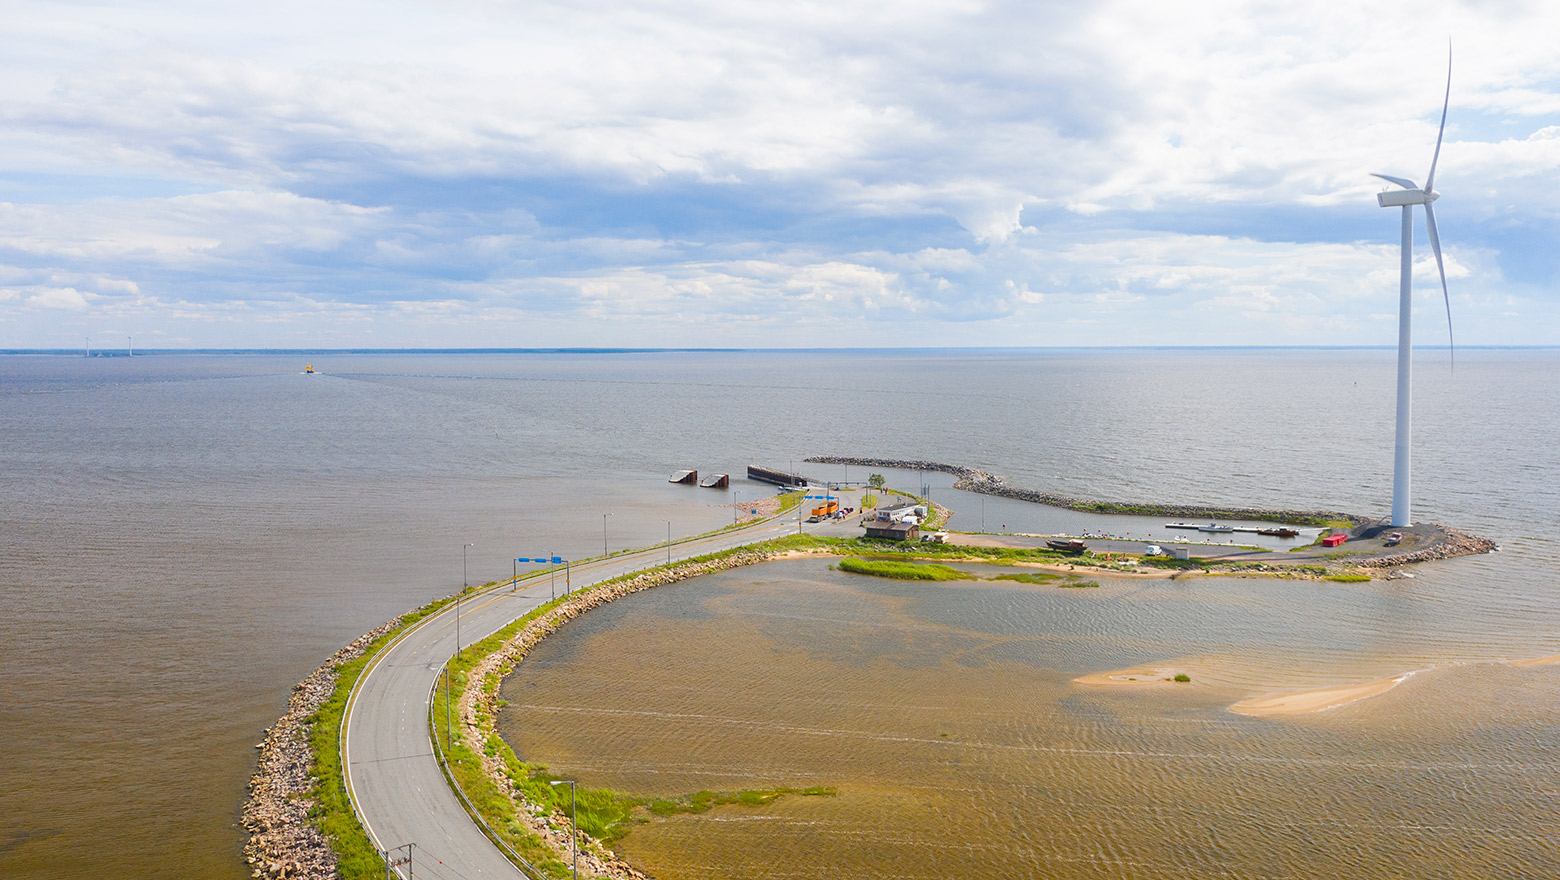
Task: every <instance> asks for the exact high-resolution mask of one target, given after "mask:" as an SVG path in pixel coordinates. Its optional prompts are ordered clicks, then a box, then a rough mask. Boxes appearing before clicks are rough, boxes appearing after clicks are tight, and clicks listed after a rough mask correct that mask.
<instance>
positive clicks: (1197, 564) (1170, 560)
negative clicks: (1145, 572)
mask: <svg viewBox="0 0 1560 880" xmlns="http://www.w3.org/2000/svg"><path fill="white" fill-rule="evenodd" d="M1138 564H1139V565H1147V566H1152V567H1153V568H1180V569H1188V568H1206V567H1207V566H1208V564H1209V560H1206V559H1204V558H1202V557H1201V556H1193V557H1191V558H1189V559H1176V558H1175V557H1174V556H1145V557H1143V558H1142V559H1139V560H1138Z"/></svg>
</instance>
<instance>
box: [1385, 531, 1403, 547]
mask: <svg viewBox="0 0 1560 880" xmlns="http://www.w3.org/2000/svg"><path fill="white" fill-rule="evenodd" d="M1386 543H1387V546H1388V547H1396V546H1397V545H1399V544H1401V543H1403V533H1402V532H1393V533H1392V534H1390V535H1388V536H1387V542H1386Z"/></svg>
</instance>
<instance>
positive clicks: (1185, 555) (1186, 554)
mask: <svg viewBox="0 0 1560 880" xmlns="http://www.w3.org/2000/svg"><path fill="white" fill-rule="evenodd" d="M1173 550H1174V552H1175V558H1176V559H1180V560H1189V559H1191V558H1192V551H1190V550H1188V549H1186V548H1185V547H1175V548H1173Z"/></svg>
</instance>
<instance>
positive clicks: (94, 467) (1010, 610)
mask: <svg viewBox="0 0 1560 880" xmlns="http://www.w3.org/2000/svg"><path fill="white" fill-rule="evenodd" d="M305 362H310V363H313V365H314V366H315V368H316V369H318V370H320V371H321V372H320V373H319V374H316V375H312V376H306V375H302V374H301V369H302V366H303V364H304V363H305ZM1418 364H1419V368H1418V374H1417V377H1416V379H1417V388H1416V391H1417V398H1416V411H1415V416H1416V445H1415V454H1416V462H1415V463H1416V480H1415V489H1416V502H1415V513H1416V518H1418V519H1426V520H1433V521H1437V522H1445V523H1449V524H1452V525H1457V526H1459V527H1462V528H1465V529H1467V530H1469V531H1473V532H1476V533H1478V534H1482V535H1486V536H1489V537H1492V538H1495V539H1496V540H1498V541H1500V542H1501V545H1502V551H1501V552H1500V553H1497V554H1494V555H1491V556H1487V557H1479V558H1474V559H1464V560H1454V561H1450V562H1445V563H1437V564H1432V565H1426V566H1421V567H1420V568H1419V569H1418V573H1419V574H1420V577H1418V578H1416V579H1414V580H1406V581H1391V582H1374V583H1371V584H1364V585H1337V584H1329V585H1325V586H1319V585H1311V584H1308V585H1305V586H1304V587H1303V588H1297V587H1294V586H1293V585H1282V586H1280V585H1277V584H1276V583H1275V582H1265V581H1256V580H1250V581H1247V580H1236V579H1230V580H1222V579H1221V580H1217V581H1210V580H1201V581H1198V580H1191V581H1184V582H1181V581H1178V582H1175V583H1174V584H1173V585H1170V584H1165V583H1155V584H1151V585H1145V584H1144V583H1143V582H1131V583H1127V582H1121V583H1116V582H1106V583H1104V585H1103V586H1102V587H1101V588H1100V589H1099V590H1090V591H1071V590H1069V591H1062V590H1055V589H1047V588H1043V587H1027V586H1026V587H1022V588H1017V587H1013V588H997V587H995V586H993V585H991V584H960V585H952V586H948V585H942V586H940V587H936V588H925V587H908V586H904V585H899V584H892V585H885V584H883V583H881V582H877V581H871V582H867V583H863V582H862V580H861V579H858V578H849V577H846V576H844V575H842V574H839V573H835V572H831V571H829V569H828V568H827V565H826V564H821V563H819V564H814V563H809V562H799V563H786V564H779V565H772V566H766V567H764V568H762V569H752V570H747V571H743V572H738V573H734V574H729V575H723V576H720V577H716V578H708V579H703V580H700V581H696V582H689V583H687V584H683V585H678V586H676V587H672V588H666V589H663V590H657V591H652V592H650V593H647V594H643V595H641V596H636V597H634V598H633V599H631V600H628V601H625V602H622V603H615V604H614V605H612V606H608V607H607V608H604V609H601V610H600V611H598V612H593V614H592V615H589V616H588V617H587V618H586V619H585V620H583V621H581V622H580V623H579V624H577V625H575V626H571V627H570V628H568V629H566V630H565V631H564V632H563V633H561V634H560V636H558V637H555V638H554V639H549V640H548V642H546V643H544V645H543V647H542V649H541V650H540V652H539V653H538V654H537V656H536V657H535V658H533V660H532V661H528V662H527V664H525V666H523V667H522V672H521V674H520V675H518V676H517V677H516V678H514V679H513V680H512V681H511V683H510V684H509V685H508V687H509V689H510V691H511V693H510V699H511V700H512V702H513V704H514V706H513V707H512V711H511V713H510V714H509V716H508V717H506V719H505V725H506V732H507V733H508V735H509V736H510V737H511V741H512V742H513V743H514V744H515V745H516V748H517V750H519V751H521V752H522V753H523V754H525V755H526V756H527V757H531V758H536V759H540V760H544V761H547V762H548V763H550V764H551V765H552V766H553V767H554V769H555V770H557V771H558V772H562V773H566V774H574V775H577V776H579V777H580V778H581V780H582V781H584V782H585V783H587V784H607V785H614V786H618V787H622V788H626V789H628V790H631V791H638V792H643V793H681V792H686V791H690V790H695V789H698V788H705V787H710V788H725V787H747V786H750V785H774V784H782V785H783V784H793V783H795V782H800V781H806V782H807V783H808V784H826V785H833V786H835V787H837V788H838V789H839V791H840V794H839V796H838V797H835V798H807V799H787V800H782V801H780V802H778V803H777V804H776V805H774V806H773V807H772V808H767V809H765V810H762V811H749V812H742V811H717V812H716V813H711V814H708V815H706V816H700V817H685V818H683V819H678V820H676V821H667V822H657V823H652V824H651V825H647V826H644V827H642V828H640V829H637V830H635V831H634V832H633V833H632V834H631V835H630V836H629V837H628V838H627V839H626V840H625V842H624V849H625V850H626V851H628V852H630V853H632V854H633V855H634V856H635V857H636V858H639V859H641V860H643V861H644V862H645V864H646V865H647V866H650V867H652V868H653V869H654V870H655V871H656V873H657V875H658V876H660V877H662V878H663V880H671V878H678V877H710V876H738V877H740V876H752V877H773V876H810V877H816V876H824V875H827V874H829V873H832V872H835V871H842V870H851V871H853V872H858V873H859V874H860V875H863V876H889V875H892V876H921V875H926V876H931V875H934V874H935V875H936V876H971V877H974V876H995V875H998V873H999V871H1000V872H1001V873H1006V874H1007V875H1010V876H1143V877H1153V876H1213V875H1217V874H1218V873H1219V872H1220V871H1227V872H1228V874H1229V875H1230V876H1239V877H1264V876H1275V877H1285V876H1322V875H1324V874H1327V875H1335V874H1337V873H1338V872H1339V871H1342V870H1347V871H1350V872H1352V873H1355V874H1358V875H1361V876H1374V875H1380V876H1396V874H1394V873H1393V872H1394V871H1397V872H1398V873H1401V870H1399V868H1406V869H1408V870H1409V872H1410V873H1412V874H1413V875H1415V876H1445V877H1463V876H1512V875H1518V876H1521V875H1526V876H1535V877H1537V876H1554V875H1556V874H1560V855H1557V849H1556V846H1557V845H1556V843H1555V841H1556V838H1557V832H1560V829H1557V827H1556V825H1557V820H1556V816H1557V811H1560V758H1557V755H1560V726H1557V720H1556V719H1557V717H1560V716H1557V714H1556V710H1557V709H1560V667H1537V668H1530V669H1514V668H1511V667H1507V666H1503V665H1493V664H1489V663H1485V662H1482V661H1486V660H1491V659H1498V658H1519V657H1536V656H1541V655H1548V654H1557V653H1560V627H1557V624H1560V598H1557V596H1560V582H1557V581H1560V579H1557V578H1556V577H1555V576H1554V574H1553V573H1552V572H1553V568H1552V560H1553V559H1555V558H1556V557H1557V550H1560V542H1557V541H1556V539H1555V534H1556V531H1557V528H1560V484H1557V480H1556V476H1557V474H1560V451H1557V450H1560V446H1557V445H1556V444H1555V442H1554V438H1555V437H1556V436H1560V407H1557V406H1556V405H1555V401H1557V400H1560V352H1555V351H1463V352H1459V354H1458V358H1457V370H1456V372H1455V374H1452V373H1451V372H1450V371H1449V370H1448V369H1447V364H1446V361H1445V357H1444V353H1440V352H1434V351H1431V352H1425V353H1422V354H1421V355H1420V356H1419V361H1418ZM1392 367H1393V353H1392V352H1389V351H1139V350H1127V351H1095V352H1071V351H1044V352H940V353H925V352H916V353H865V352H855V353H817V352H810V353H634V354H509V355H477V354H472V355H413V354H391V355H381V354H365V355H309V356H295V355H286V356H282V355H250V356H238V355H193V354H192V355H162V356H157V355H153V356H148V357H136V358H134V359H125V358H102V359H98V358H94V359H86V358H79V357H47V356H3V357H0V598H3V600H4V608H5V609H6V613H5V614H3V615H0V742H3V743H4V745H3V746H0V755H3V760H0V876H5V877H27V878H32V877H39V878H42V877H90V878H93V880H102V878H113V877H145V876H181V877H198V878H206V877H210V878H233V880H238V878H241V877H245V876H247V873H248V872H247V870H246V868H245V866H244V865H243V864H242V860H241V856H240V849H241V846H242V840H243V838H242V833H241V831H240V830H239V829H238V828H237V827H236V821H237V818H238V809H239V805H240V803H241V801H242V799H243V793H244V785H245V782H246V780H247V778H248V776H249V774H250V773H251V772H252V771H253V762H254V753H253V749H252V746H253V744H254V743H255V742H257V741H258V740H259V738H260V737H261V735H262V731H263V730H264V728H265V727H266V726H268V725H269V724H270V723H272V722H273V721H274V720H275V719H276V717H277V716H278V715H279V714H280V713H281V712H282V711H283V709H284V706H285V702H286V698H287V695H288V693H289V691H290V689H291V687H292V685H293V684H294V683H295V682H296V681H298V680H299V679H301V678H302V677H303V676H305V675H307V674H308V673H309V671H311V670H312V669H313V668H314V667H316V666H317V665H318V664H319V663H320V662H322V661H323V660H324V659H325V658H326V657H328V656H329V655H330V653H331V652H333V651H334V650H335V649H336V648H337V647H339V646H340V645H341V644H343V643H345V642H347V641H349V640H350V639H352V638H354V637H355V636H357V635H359V634H361V633H362V632H363V631H365V630H367V629H369V628H371V627H373V626H375V625H377V624H378V623H380V622H382V621H384V620H385V619H388V618H390V617H392V616H394V615H395V614H397V613H399V612H401V611H403V610H405V609H407V608H410V607H414V606H416V605H419V604H421V603H423V602H425V601H427V600H428V599H430V598H432V597H434V596H437V595H444V594H447V593H449V592H451V591H452V590H454V589H456V588H458V587H459V586H460V583H461V580H462V577H463V573H462V555H461V545H462V544H464V543H467V542H474V543H475V545H476V546H475V547H473V548H472V549H471V550H470V551H469V556H468V559H467V561H466V562H467V571H468V575H467V576H469V578H470V580H471V581H473V582H482V581H488V580H493V579H496V578H499V577H503V576H507V575H508V574H509V572H510V570H511V563H510V560H511V559H512V558H513V557H514V556H517V555H541V554H543V553H548V554H553V553H556V554H558V555H564V556H571V557H584V556H588V555H593V554H596V553H599V552H601V548H602V542H603V539H604V538H605V541H606V542H607V544H608V545H609V546H610V547H612V548H614V549H617V548H621V547H623V546H643V545H649V544H653V543H655V542H657V541H659V540H662V539H664V537H665V535H666V530H667V524H668V522H670V524H671V528H672V530H673V532H674V533H675V534H679V535H681V534H691V533H695V532H699V531H703V530H706V529H709V528H713V527H716V526H718V525H720V524H722V523H724V522H728V521H729V519H730V516H731V511H730V509H729V508H726V507H723V506H720V505H723V504H725V503H726V502H728V501H729V500H730V498H731V497H732V495H733V494H735V495H737V496H739V497H740V496H743V495H745V496H746V497H754V496H755V495H756V494H768V492H767V490H766V489H765V488H764V487H761V486H757V485H754V484H748V483H746V482H745V481H741V480H738V481H736V482H735V483H734V490H733V493H719V492H715V491H712V490H699V489H695V488H689V487H681V486H670V485H668V484H667V483H666V481H665V477H666V474H668V473H670V472H671V471H673V470H676V469H680V468H684V467H695V468H698V469H699V470H700V471H701V472H729V473H732V474H734V475H740V474H742V473H743V472H744V468H745V466H746V465H747V464H767V465H771V466H786V465H787V463H788V462H789V461H790V460H792V459H795V460H796V461H797V462H798V465H797V467H798V469H799V470H802V471H803V472H804V473H809V474H815V475H817V476H824V477H836V476H843V469H841V468H826V467H819V466H813V465H806V466H803V465H801V464H800V460H801V459H802V458H804V457H806V456H809V455H815V454H845V455H871V456H884V457H905V458H927V459H937V460H943V461H949V462H955V463H961V464H969V465H974V466H978V467H982V468H985V469H987V470H990V471H992V472H995V473H998V474H1002V475H1003V476H1005V477H1006V478H1007V479H1008V481H1009V482H1010V483H1011V484H1013V485H1018V486H1027V487H1033V488H1038V489H1046V490H1051V491H1057V492H1062V493H1069V494H1076V495H1084V496H1090V497H1100V498H1111V499H1123V500H1165V501H1185V502H1192V503H1205V502H1206V503H1230V504H1251V505H1259V506H1289V507H1326V508H1336V509H1342V510H1349V511H1356V512H1360V513H1367V514H1381V513H1385V512H1386V509H1387V507H1388V506H1389V503H1390V491H1391V441H1392V425H1391V419H1392V406H1393V403H1392V388H1393V375H1392ZM852 476H853V477H854V476H856V473H855V471H854V469H852ZM893 476H894V480H893V482H894V483H895V484H898V485H903V486H904V487H905V488H915V486H914V482H915V475H913V474H895V475H893ZM930 481H931V482H932V484H933V486H934V487H935V488H934V489H933V492H934V495H935V496H936V497H937V498H938V500H939V501H940V502H943V503H947V504H950V505H951V506H953V507H954V508H955V509H956V510H957V511H958V517H959V518H958V520H956V522H955V526H956V527H961V528H978V527H979V525H980V519H981V517H984V518H985V522H986V525H987V527H988V528H989V529H991V530H998V529H999V528H1001V527H1003V526H1005V527H1007V528H1008V529H1009V530H1016V529H1023V530H1035V529H1049V528H1063V527H1070V526H1073V525H1078V526H1081V527H1094V528H1101V527H1103V528H1109V529H1111V530H1113V531H1117V532H1123V531H1129V530H1130V529H1128V528H1114V527H1112V526H1111V525H1110V524H1109V522H1108V521H1106V522H1104V523H1103V524H1102V522H1101V521H1100V520H1095V519H1090V520H1086V521H1085V520H1067V519H1066V516H1063V515H1060V514H1057V513H1056V512H1054V511H1046V510H1044V509H1040V508H1034V507H1032V506H1029V505H1023V504H1019V503H1014V502H1007V501H1000V500H996V499H990V500H987V501H985V502H982V501H981V500H980V499H979V498H978V497H972V496H965V495H963V493H957V492H955V491H953V490H951V489H949V488H947V486H948V480H947V479H946V478H944V477H940V476H938V477H933V478H930ZM607 513H610V514H611V516H610V517H608V518H606V521H605V522H606V525H605V535H604V534H603V514H607ZM1059 516H1062V518H1063V519H1064V520H1066V524H1065V525H1062V526H1058V525H1055V524H1056V523H1057V521H1058V520H1057V518H1058V517H1059ZM1145 525H1146V524H1145ZM1158 659H1177V660H1179V661H1181V662H1183V663H1184V664H1185V665H1187V666H1188V667H1189V668H1191V669H1193V670H1194V676H1195V680H1194V683H1193V685H1192V686H1190V688H1189V689H1187V690H1185V691H1161V692H1153V693H1148V694H1133V693H1118V692H1111V693H1106V694H1101V693H1097V692H1084V691H1081V690H1079V689H1078V688H1076V686H1073V685H1070V684H1069V683H1068V682H1069V679H1070V678H1072V677H1074V676H1075V675H1078V674H1082V673H1083V672H1089V671H1098V670H1101V669H1110V668H1116V667H1118V666H1123V665H1126V664H1129V663H1136V662H1140V661H1144V660H1158ZM1422 668H1431V671H1429V672H1425V673H1422V674H1420V675H1417V676H1415V677H1414V678H1412V679H1410V680H1409V681H1408V682H1407V683H1405V684H1404V685H1402V686H1400V687H1399V688H1397V689H1396V690H1394V691H1393V692H1391V693H1390V694H1388V695H1386V696H1385V697H1382V698H1379V699H1377V700H1373V701H1367V702H1365V703H1360V704H1356V705H1354V706H1351V707H1347V708H1345V709H1343V710H1338V711H1336V712H1332V713H1328V714H1327V716H1326V717H1316V718H1312V719H1308V720H1305V721H1301V722H1284V723H1277V722H1271V721H1258V720H1255V719H1247V718H1244V717H1240V716H1234V715H1231V714H1229V713H1227V712H1225V711H1224V710H1223V707H1224V706H1225V705H1227V704H1228V703H1229V702H1231V701H1233V700H1235V699H1239V698H1241V697H1242V696H1244V695H1249V694H1252V693H1258V692H1265V691H1266V690H1270V689H1272V688H1273V687H1275V686H1287V685H1291V684H1293V685H1295V686H1299V687H1304V686H1308V685H1312V684H1326V683H1333V682H1334V681H1353V680H1365V679H1368V678H1372V677H1381V676H1384V675H1388V674H1393V673H1396V672H1401V671H1406V670H1409V669H1422ZM710 670H719V672H720V674H718V675H711V674H709V673H710ZM516 689H519V690H518V691H517V690H516ZM646 712H656V713H661V714H659V715H656V716H647V715H645V714H644V713H646ZM988 865H989V866H990V870H988V869H987V868H986V867H985V866H988ZM787 872H789V873H787Z"/></svg>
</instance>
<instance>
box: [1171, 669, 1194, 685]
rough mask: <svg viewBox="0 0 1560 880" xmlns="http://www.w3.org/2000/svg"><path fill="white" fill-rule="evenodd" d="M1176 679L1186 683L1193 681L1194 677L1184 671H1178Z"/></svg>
mask: <svg viewBox="0 0 1560 880" xmlns="http://www.w3.org/2000/svg"><path fill="white" fill-rule="evenodd" d="M1175 680H1176V681H1179V682H1182V683H1183V684H1184V683H1185V682H1188V681H1191V680H1192V677H1191V676H1190V675H1187V674H1186V673H1184V672H1177V673H1176V674H1175Z"/></svg>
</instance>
